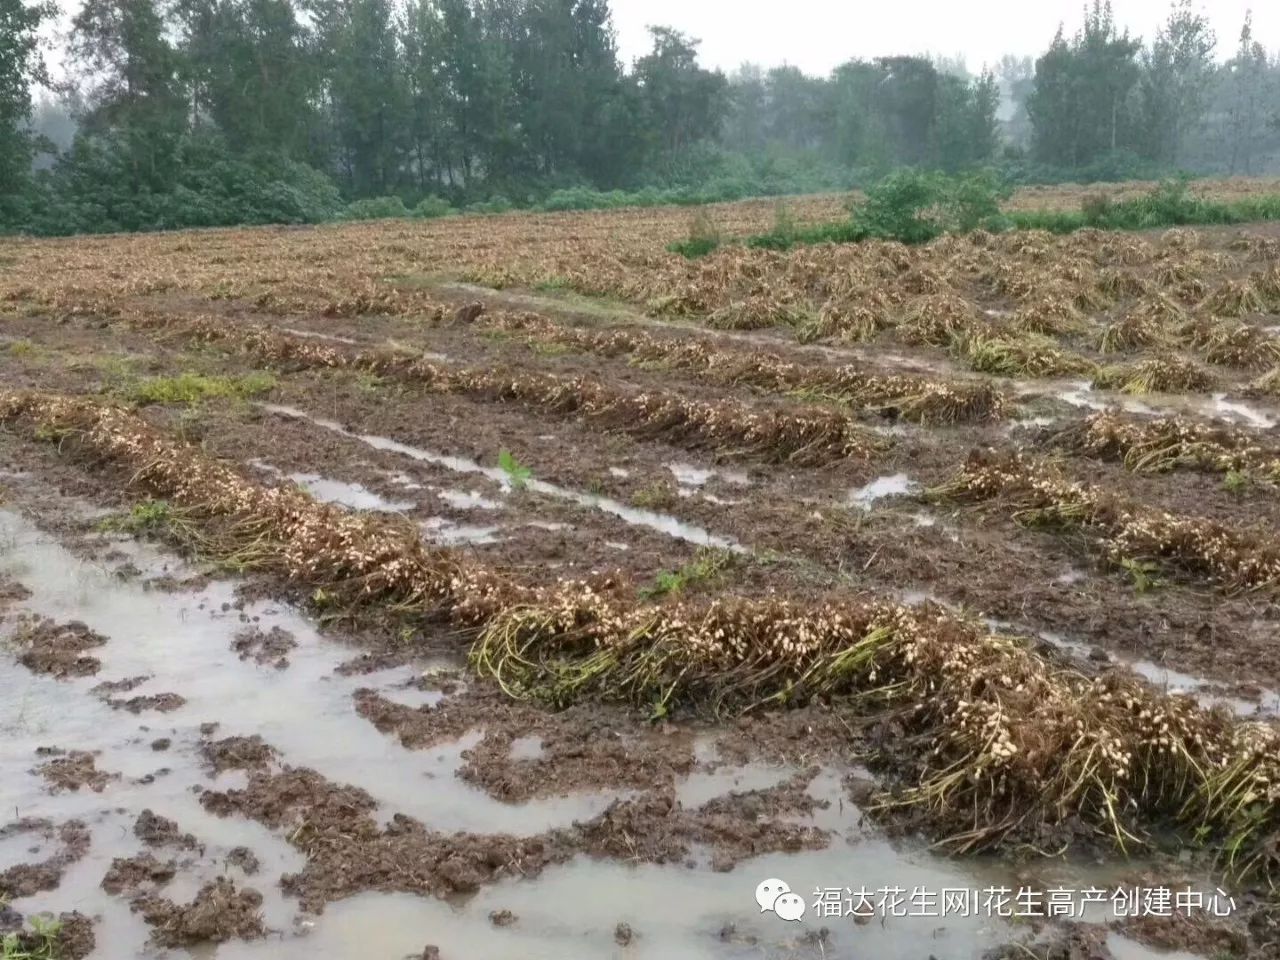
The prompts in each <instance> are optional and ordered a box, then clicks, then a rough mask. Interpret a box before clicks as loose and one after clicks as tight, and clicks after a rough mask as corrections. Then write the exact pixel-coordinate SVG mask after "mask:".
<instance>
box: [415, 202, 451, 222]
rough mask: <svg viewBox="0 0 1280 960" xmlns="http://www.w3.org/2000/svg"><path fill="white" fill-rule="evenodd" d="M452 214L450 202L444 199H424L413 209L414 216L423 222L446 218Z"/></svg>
mask: <svg viewBox="0 0 1280 960" xmlns="http://www.w3.org/2000/svg"><path fill="white" fill-rule="evenodd" d="M452 212H453V207H451V206H449V201H448V200H445V199H444V198H443V197H423V198H422V200H420V201H419V202H418V205H417V206H416V207H414V208H413V215H414V216H415V217H418V218H419V219H421V220H431V219H434V218H436V217H444V216H447V215H449V214H450V213H452Z"/></svg>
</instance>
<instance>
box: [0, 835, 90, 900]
mask: <svg viewBox="0 0 1280 960" xmlns="http://www.w3.org/2000/svg"><path fill="white" fill-rule="evenodd" d="M10 837H31V838H32V839H33V840H35V839H36V838H43V839H44V840H45V841H47V842H54V841H56V842H57V844H58V849H57V851H56V852H54V853H52V854H51V855H50V856H48V857H47V858H45V859H43V860H40V861H38V862H35V863H20V864H17V865H15V866H12V867H9V868H8V869H6V870H4V871H3V872H0V901H4V902H6V903H7V902H8V901H11V900H17V899H22V898H26V897H31V896H34V895H35V894H37V893H39V892H41V891H45V890H56V889H57V887H58V884H60V883H61V882H62V874H63V872H64V871H65V870H66V869H67V867H69V866H70V865H71V864H73V863H76V862H78V861H79V860H81V859H82V858H83V857H84V855H85V854H86V853H87V852H88V850H89V844H90V838H89V831H88V830H87V829H86V828H85V826H84V824H83V823H81V822H80V821H78V820H69V821H67V822H66V823H64V824H62V825H61V826H60V827H56V828H55V827H54V825H53V824H52V823H51V822H50V821H48V820H43V819H25V820H18V821H15V822H14V823H11V824H9V825H8V826H6V827H4V828H3V829H0V840H3V839H7V838H10ZM33 849H35V850H40V849H41V846H40V845H37V846H35V847H34V848H33Z"/></svg>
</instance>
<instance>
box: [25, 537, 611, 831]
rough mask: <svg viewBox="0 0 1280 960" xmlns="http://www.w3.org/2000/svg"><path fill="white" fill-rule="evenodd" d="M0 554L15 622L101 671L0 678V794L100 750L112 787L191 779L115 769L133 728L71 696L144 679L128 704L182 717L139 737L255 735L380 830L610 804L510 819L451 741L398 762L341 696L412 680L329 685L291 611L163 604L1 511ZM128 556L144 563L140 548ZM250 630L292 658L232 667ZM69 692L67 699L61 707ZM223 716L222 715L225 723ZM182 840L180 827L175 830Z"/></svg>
mask: <svg viewBox="0 0 1280 960" xmlns="http://www.w3.org/2000/svg"><path fill="white" fill-rule="evenodd" d="M0 542H4V543H6V544H8V543H10V542H12V543H13V546H12V547H11V548H9V549H8V550H6V552H5V553H4V554H3V555H0V570H5V571H6V572H10V573H11V575H12V576H14V577H15V579H18V580H19V581H20V582H21V583H22V584H23V585H24V586H25V587H26V588H27V589H28V590H30V591H31V593H32V596H31V597H30V598H29V599H28V600H26V601H23V602H22V603H21V604H19V605H18V606H19V607H20V608H24V609H27V610H30V611H32V612H35V613H39V614H42V615H44V616H47V617H50V618H53V619H56V620H57V621H58V622H67V621H69V620H79V621H81V622H83V623H85V624H87V625H88V626H89V627H90V628H91V629H93V630H95V631H97V632H98V633H100V634H102V635H104V636H106V637H108V638H109V640H110V642H109V643H108V644H107V645H106V646H103V647H100V648H95V649H94V650H93V654H94V656H96V657H98V659H99V660H101V661H102V669H101V670H100V671H99V674H98V675H97V676H96V677H94V678H89V679H87V680H83V681H68V682H64V683H61V684H56V683H52V682H51V681H47V680H46V679H45V678H42V677H33V676H31V675H30V674H28V673H27V672H26V671H25V670H9V671H6V672H5V674H4V676H3V677H0V683H2V684H3V686H4V690H3V693H4V703H5V706H6V708H7V711H8V712H9V713H10V714H11V715H10V716H8V717H6V718H5V719H6V729H14V730H17V731H19V734H18V736H16V737H14V736H10V737H8V738H6V740H5V742H4V745H3V748H2V749H3V751H4V752H3V757H4V761H3V763H4V769H3V772H0V782H4V783H5V784H6V786H8V785H9V784H11V783H16V782H18V781H19V780H20V779H22V777H20V776H18V774H20V773H24V772H25V771H26V769H28V768H29V767H31V766H34V763H35V760H34V752H33V751H34V750H35V748H36V747H38V746H42V745H46V746H47V745H57V746H60V747H64V748H67V749H103V750H105V751H108V752H106V753H104V756H103V758H102V759H101V761H100V762H99V767H100V768H101V769H105V770H111V771H122V772H124V773H125V774H126V776H131V775H136V776H141V775H143V774H145V773H148V772H151V771H153V770H154V769H155V768H156V767H159V766H169V767H173V766H174V765H175V761H179V760H181V761H183V762H184V764H185V765H186V766H187V767H188V769H189V770H190V771H191V772H194V771H195V769H196V768H197V767H198V766H199V764H198V762H197V761H196V760H195V758H193V757H184V756H183V754H182V752H180V751H179V750H177V749H175V750H171V751H169V752H166V753H164V754H161V755H157V754H154V753H152V752H151V751H150V750H149V749H146V750H145V752H144V753H143V754H141V755H140V756H138V757H131V756H129V755H125V756H120V757H117V756H116V751H117V750H118V748H119V744H117V743H116V742H115V738H114V737H112V736H111V734H110V733H109V731H113V730H114V731H119V730H121V729H129V730H132V728H133V726H134V724H133V723H132V722H131V720H130V719H129V718H127V716H126V715H125V714H122V713H116V712H114V711H111V710H110V708H109V707H106V706H105V705H103V704H102V703H101V702H100V701H99V700H98V699H97V698H95V697H92V696H89V695H87V693H85V691H86V690H87V689H88V688H89V687H92V686H93V685H94V684H95V683H97V682H98V681H99V680H116V679H121V678H125V677H136V676H150V677H151V679H149V680H148V681H146V682H145V683H144V684H142V685H141V686H139V687H138V688H136V690H135V691H133V692H134V693H136V694H139V695H146V694H151V693H162V692H173V693H177V694H179V695H180V696H182V697H184V698H185V699H186V703H185V704H184V705H183V706H182V707H180V708H179V709H178V710H176V711H174V712H171V713H166V714H163V715H144V717H143V718H142V719H141V720H140V721H139V722H140V723H143V724H151V725H153V726H155V727H156V728H163V729H164V730H165V731H168V730H170V729H173V730H175V731H177V732H178V735H179V736H180V737H181V738H182V739H184V740H186V741H187V742H189V743H190V742H194V741H196V740H198V739H199V738H198V734H197V731H198V727H199V725H200V724H201V723H204V722H206V721H210V720H216V721H219V722H220V723H221V726H220V727H219V728H218V731H217V734H216V736H217V737H219V738H221V737H226V736H232V735H242V736H250V735H253V734H258V735H260V736H261V737H262V738H263V739H264V740H265V741H266V742H267V743H269V744H271V745H272V746H274V747H276V748H277V749H278V750H280V752H281V754H282V755H283V756H284V757H285V758H286V761H287V762H288V763H290V764H294V765H302V766H309V767H312V768H314V769H316V770H317V771H319V772H320V773H322V774H324V775H325V776H326V777H328V778H329V779H331V780H334V781H336V782H339V783H352V784H357V785H360V786H362V787H364V788H365V789H366V790H368V791H369V793H370V794H371V795H372V796H373V797H374V799H375V800H377V801H378V802H379V804H380V807H381V809H380V810H379V815H380V816H381V818H382V819H384V820H385V819H388V818H390V816H391V815H392V814H394V813H404V814H407V815H409V816H412V817H416V818H417V819H419V820H421V821H423V823H425V824H426V825H427V826H428V827H431V828H433V829H437V830H445V831H449V830H469V829H482V830H490V831H492V830H508V831H510V832H514V833H529V834H533V833H539V832H541V831H542V830H545V829H547V828H549V827H551V826H563V825H567V824H569V823H571V822H573V821H574V820H577V819H581V818H583V817H590V816H594V815H595V814H596V813H598V812H600V810H602V809H603V808H604V807H605V806H606V805H607V804H608V802H609V801H610V800H611V799H612V797H611V796H608V795H586V794H583V795H577V796H575V797H572V798H570V799H568V800H556V801H548V802H535V803H530V804H526V805H524V806H522V807H518V808H517V807H512V806H510V805H507V804H503V803H500V802H498V801H496V800H493V799H492V798H491V797H489V796H488V794H486V793H484V792H483V791H480V790H478V789H475V788H472V787H470V786H468V785H467V784H465V783H463V782H462V781H460V780H457V779H456V778H455V777H454V776H453V771H454V769H455V767H456V766H457V764H458V762H459V761H458V755H459V754H460V753H461V750H462V749H464V747H465V746H466V745H467V744H466V743H465V742H464V741H458V742H457V743H453V744H448V745H445V746H442V747H440V748H438V749H434V750H422V751H412V750H408V749H405V748H404V747H402V746H401V745H400V744H399V742H398V741H397V740H396V739H395V738H393V737H387V736H384V735H383V734H381V733H379V732H378V731H377V730H376V729H375V728H374V727H373V725H372V724H370V723H368V722H367V721H365V720H364V719H363V718H361V717H360V716H358V715H357V714H356V712H355V708H354V705H353V701H352V695H353V694H354V692H355V691H356V690H357V689H359V688H362V687H373V686H375V682H376V681H378V680H379V679H382V680H383V681H384V682H386V683H388V684H390V683H395V682H399V683H403V681H405V680H407V679H411V678H412V676H413V672H412V670H409V669H408V668H404V669H401V670H398V671H389V672H388V673H386V674H384V675H381V676H374V677H369V676H351V677H344V676H340V675H336V674H334V673H333V670H334V668H335V667H336V666H337V665H339V664H340V663H342V662H343V661H345V660H347V659H349V658H350V656H351V651H350V650H349V649H346V648H344V647H342V646H340V645H338V644H336V643H334V642H332V641H329V640H326V639H324V638H323V637H321V636H320V635H319V634H318V633H317V632H316V631H315V629H314V628H313V627H312V626H311V624H310V623H309V622H308V621H307V619H306V618H304V617H303V616H302V615H301V614H300V613H299V612H297V611H296V610H293V609H291V608H288V607H286V606H283V605H276V604H263V603H255V604H246V605H245V606H244V609H243V611H241V610H238V609H236V607H235V604H236V602H237V598H236V595H235V590H234V585H233V584H231V583H228V582H225V581H215V582H214V583H212V584H210V585H209V586H208V587H207V588H205V589H203V590H201V591H199V592H192V593H167V592H164V591H161V590H155V589H148V587H147V586H146V585H145V583H140V582H136V581H134V582H128V581H122V580H120V579H119V578H117V577H116V576H114V575H113V574H112V573H111V572H110V571H109V570H107V569H105V568H104V567H102V566H99V565H96V564H93V563H89V562H87V561H84V560H80V559H78V558H77V557H75V556H74V555H72V554H71V553H70V552H68V551H67V550H66V549H65V548H63V547H62V546H61V545H59V544H57V543H56V542H53V541H52V540H50V539H49V538H48V537H46V536H44V535H43V534H41V533H40V532H39V531H38V530H37V529H36V528H35V527H33V526H32V525H31V524H30V523H29V522H27V521H25V520H23V519H22V518H21V517H19V516H18V515H17V514H14V513H11V512H8V511H0ZM137 550H138V551H139V552H142V553H146V552H149V551H148V550H147V548H145V547H138V548H137ZM250 625H252V626H255V627H257V628H259V629H261V630H270V629H271V628H272V627H280V628H281V629H284V630H286V631H288V632H289V633H290V634H292V635H293V637H294V639H295V640H296V641H297V647H296V648H294V649H293V650H292V651H290V652H289V654H288V657H289V661H290V666H289V667H288V668H287V669H283V670H275V669H271V668H269V667H260V666H256V665H254V664H253V663H252V662H249V661H242V660H240V659H239V657H238V656H237V655H236V653H235V652H234V651H233V650H232V649H231V642H232V639H233V638H234V637H235V635H236V634H237V633H239V632H240V631H242V630H244V629H245V628H247V627H249V626H250ZM51 684H52V689H55V690H57V691H58V694H57V695H54V696H52V697H50V696H48V695H47V693H48V691H49V689H50V688H51ZM77 689H79V691H80V692H79V693H78V695H77V696H78V699H75V700H73V702H72V703H70V704H69V703H68V702H67V701H68V699H69V697H70V695H71V693H72V691H75V690H77ZM24 703H26V704H27V706H25V707H24V706H23V704H24ZM228 705H234V709H230V710H228V709H227V708H228ZM22 731H26V733H25V734H24V733H22ZM166 735H168V734H167V733H166ZM104 737H105V740H104ZM148 739H150V738H148ZM177 739H178V738H177V737H175V743H176V742H177ZM127 753H128V751H126V754H127ZM139 761H141V766H139ZM14 805H15V806H21V807H22V808H23V809H22V810H21V812H22V813H23V814H36V813H43V812H44V810H43V808H44V805H45V804H44V800H43V799H42V797H41V793H40V791H39V790H37V791H36V792H35V793H28V794H27V795H26V796H25V797H18V798H15V801H14ZM6 812H7V813H12V810H9V811H6ZM179 823H180V824H181V823H183V821H181V820H179ZM184 829H191V826H190V825H186V824H184Z"/></svg>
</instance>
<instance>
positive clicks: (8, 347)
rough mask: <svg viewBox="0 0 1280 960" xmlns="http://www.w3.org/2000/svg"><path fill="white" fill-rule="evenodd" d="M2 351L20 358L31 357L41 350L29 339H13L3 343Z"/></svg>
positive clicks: (37, 354)
mask: <svg viewBox="0 0 1280 960" xmlns="http://www.w3.org/2000/svg"><path fill="white" fill-rule="evenodd" d="M4 352H5V353H7V354H8V355H9V356H11V357H16V358H18V359H20V360H25V359H33V358H35V357H37V356H39V355H40V354H41V353H43V351H42V350H41V349H40V348H39V347H38V346H36V345H35V344H34V343H32V342H31V341H30V340H14V341H12V342H11V343H6V344H5V345H4Z"/></svg>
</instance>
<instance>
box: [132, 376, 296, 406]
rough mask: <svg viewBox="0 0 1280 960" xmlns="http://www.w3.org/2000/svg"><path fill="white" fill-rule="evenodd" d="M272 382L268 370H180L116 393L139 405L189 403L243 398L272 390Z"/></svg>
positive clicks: (135, 383) (274, 380)
mask: <svg viewBox="0 0 1280 960" xmlns="http://www.w3.org/2000/svg"><path fill="white" fill-rule="evenodd" d="M275 385H276V378H275V377H274V376H272V375H271V374H269V373H261V372H255V373H246V374H243V375H241V376H235V377H223V376H205V375H204V374H200V373H180V374H178V375H177V376H176V377H148V378H146V379H144V380H136V381H133V382H131V383H126V384H124V385H123V386H121V387H120V388H119V389H118V392H119V393H120V395H121V396H122V397H123V398H124V399H126V400H128V401H130V402H132V403H135V404H137V405H139V406H146V405H148V404H153V403H160V404H173V405H180V404H181V405H187V406H190V405H192V404H196V403H201V402H203V401H205V400H212V399H215V398H224V397H230V398H234V399H237V400H247V399H249V398H250V397H256V396H260V395H261V394H264V393H266V392H268V391H269V390H272V389H274V388H275Z"/></svg>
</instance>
